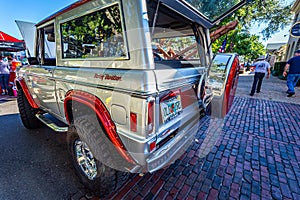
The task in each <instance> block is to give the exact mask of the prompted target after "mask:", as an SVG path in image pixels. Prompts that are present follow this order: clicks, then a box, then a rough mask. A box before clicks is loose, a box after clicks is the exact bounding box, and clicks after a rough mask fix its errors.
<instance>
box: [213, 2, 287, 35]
mask: <svg viewBox="0 0 300 200" xmlns="http://www.w3.org/2000/svg"><path fill="white" fill-rule="evenodd" d="M285 2H286V1H285V0H263V1H262V0H253V1H252V3H249V4H247V5H246V6H244V7H242V8H240V9H239V10H237V11H236V12H234V13H233V14H232V15H231V16H230V17H227V18H226V19H225V20H223V22H222V23H221V24H219V26H218V27H220V26H222V25H224V24H227V23H228V22H230V21H234V20H239V22H240V27H243V28H244V29H249V28H250V27H251V26H252V25H253V23H254V22H257V23H259V24H261V25H264V27H261V28H263V30H262V32H261V33H262V35H263V39H268V38H270V37H271V35H272V34H274V33H275V32H278V31H280V30H282V29H283V28H284V27H286V26H290V25H291V22H292V13H291V11H290V10H291V6H292V5H285ZM218 27H214V28H213V29H217V28H218Z"/></svg>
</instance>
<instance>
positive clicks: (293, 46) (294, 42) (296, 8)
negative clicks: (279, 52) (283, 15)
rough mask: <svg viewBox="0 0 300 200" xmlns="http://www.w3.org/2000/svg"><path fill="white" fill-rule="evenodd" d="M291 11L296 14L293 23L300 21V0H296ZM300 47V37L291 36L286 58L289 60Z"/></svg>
mask: <svg viewBox="0 0 300 200" xmlns="http://www.w3.org/2000/svg"><path fill="white" fill-rule="evenodd" d="M291 11H292V12H293V13H294V14H295V16H294V20H293V23H292V25H294V24H295V23H297V22H300V14H299V13H300V0H296V1H295V3H294V5H293V6H292V8H291ZM298 49H300V38H299V37H293V36H291V35H290V36H289V40H288V44H287V51H286V57H285V59H286V60H288V59H290V58H291V57H293V55H294V51H296V50H298Z"/></svg>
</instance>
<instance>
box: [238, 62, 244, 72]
mask: <svg viewBox="0 0 300 200" xmlns="http://www.w3.org/2000/svg"><path fill="white" fill-rule="evenodd" d="M239 73H240V74H243V73H245V66H244V63H241V64H240V68H239Z"/></svg>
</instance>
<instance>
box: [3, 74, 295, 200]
mask: <svg viewBox="0 0 300 200" xmlns="http://www.w3.org/2000/svg"><path fill="white" fill-rule="evenodd" d="M252 79H253V77H252V76H251V75H250V76H248V75H245V76H244V75H243V76H241V77H240V79H239V84H238V90H237V97H236V99H235V101H234V105H233V109H232V110H231V112H230V114H229V115H228V116H227V117H226V118H225V121H224V127H223V129H222V131H221V132H220V134H218V132H213V133H207V128H209V127H208V126H209V124H212V123H210V119H209V118H208V117H205V118H203V119H202V121H201V131H200V132H199V133H198V134H197V139H196V140H195V142H194V143H193V145H191V147H190V148H189V149H188V151H187V153H186V154H184V155H183V156H182V157H181V159H179V160H177V161H176V162H175V163H174V164H172V165H171V166H170V167H169V168H167V169H162V170H159V171H157V172H155V173H153V174H149V173H148V174H145V175H144V176H143V177H141V176H139V175H138V174H136V175H131V177H130V179H129V180H128V181H127V182H126V183H125V184H124V185H123V186H122V187H121V188H120V189H119V190H118V191H115V192H114V193H112V194H111V195H110V196H108V197H106V198H101V199H122V198H123V199H128V200H131V199H170V200H171V199H254V200H256V199H300V98H299V97H300V88H299V87H298V88H297V89H296V96H295V97H292V98H287V97H286V94H285V90H286V85H285V81H282V80H279V79H278V78H277V77H271V79H270V80H264V82H263V86H262V92H261V93H260V94H255V95H254V97H250V96H249V92H250V87H251V83H252ZM0 103H2V104H1V107H0V113H1V115H2V119H6V120H10V119H13V121H14V122H15V126H16V127H11V128H12V129H16V131H18V132H20V133H21V132H22V134H20V133H18V134H14V133H13V132H11V136H9V137H8V138H4V135H3V138H2V141H7V142H6V143H5V144H6V145H7V143H8V141H11V139H10V137H12V138H18V139H14V140H13V141H14V142H13V141H11V145H12V146H8V148H9V149H14V148H15V146H16V145H17V146H18V148H20V152H21V150H22V151H24V150H23V149H24V147H23V146H24V144H25V142H28V141H30V143H28V144H27V145H28V146H29V145H33V146H34V147H35V148H37V149H38V150H36V149H33V150H30V148H27V149H26V152H29V154H33V155H36V154H38V155H41V156H42V157H43V156H44V155H56V153H57V152H59V154H60V155H61V156H60V157H59V159H56V161H55V162H53V164H54V165H55V166H52V167H50V166H48V165H47V163H48V162H50V164H52V161H53V160H54V159H53V157H51V156H47V157H45V158H43V159H41V158H37V159H35V157H33V158H30V159H32V160H31V162H30V163H27V162H25V161H21V162H19V161H18V160H16V161H13V160H9V159H8V160H6V159H5V160H2V161H1V163H2V165H3V163H4V166H9V167H1V168H0V169H2V171H4V172H6V173H8V175H10V177H11V176H14V177H15V178H14V179H9V178H6V176H4V175H3V176H2V178H4V180H5V181H6V182H3V185H2V187H0V188H1V189H0V194H1V195H0V199H16V198H13V197H15V196H14V195H13V194H14V193H16V194H17V193H18V191H21V192H20V195H21V194H22V197H23V199H30V198H29V197H30V196H32V199H39V198H34V197H39V196H40V195H42V196H44V199H55V198H50V197H53V196H55V195H54V194H55V193H57V194H60V195H57V196H60V197H61V198H62V199H69V198H71V199H73V200H79V199H80V200H84V199H94V200H97V199H99V198H96V197H94V198H91V197H89V198H88V197H86V196H85V193H84V190H83V188H82V187H81V186H80V185H79V183H77V182H76V176H75V174H74V173H73V171H72V168H71V167H72V166H71V164H70V163H69V162H68V159H67V156H68V155H67V153H66V152H65V143H64V142H58V143H57V141H63V139H64V137H65V136H64V135H58V134H53V132H52V131H50V129H47V128H43V129H41V130H37V133H34V132H32V131H28V130H26V129H25V128H24V127H23V125H22V124H21V123H20V122H19V116H16V115H17V114H15V113H18V111H17V107H16V102H15V98H8V97H3V98H2V97H1V98H0ZM4 105H5V106H4ZM11 113H13V114H14V115H11ZM8 114H10V115H8ZM3 123H4V122H3ZM2 128H6V127H2ZM5 130H6V129H5ZM6 131H9V130H8V129H7V130H6ZM23 132H25V133H26V132H27V133H28V134H25V133H24V134H23ZM29 133H30V134H29ZM2 134H3V133H2ZM207 134H209V136H208V137H206V136H207ZM19 138H20V140H19ZM49 138H51V139H49ZM215 141H216V144H215V145H212V144H214V142H215ZM34 142H37V143H34ZM41 142H42V145H41ZM50 143H51V144H50ZM56 143H57V144H56ZM38 146H42V147H47V148H42V149H43V150H40V149H39V148H38ZM209 146H211V147H212V148H208V147H209ZM3 147H4V146H3ZM4 149H5V150H7V148H4ZM205 150H207V152H208V154H207V155H206V156H204V155H203V154H205ZM9 152H10V150H9ZM13 152H16V154H17V153H18V151H15V150H14V151H12V150H11V153H10V154H8V156H11V157H12V158H16V157H18V158H19V159H21V158H22V160H26V158H27V157H28V156H29V157H30V155H28V156H27V157H26V155H27V154H26V155H19V154H18V156H17V155H15V154H14V153H13ZM24 152H25V151H24ZM24 156H25V157H24ZM23 157H24V158H23ZM27 159H29V158H27ZM10 161H11V162H12V163H10ZM41 161H42V162H41ZM5 163H6V165H5ZM19 163H21V164H22V165H25V166H26V169H27V170H25V171H24V167H22V166H21V167H19V165H18V164H19ZM31 163H32V164H31ZM37 163H38V165H41V166H43V167H41V169H35V168H34V169H35V170H34V172H35V171H37V172H38V175H41V174H42V176H41V177H39V176H37V177H35V175H33V174H34V173H33V171H31V170H29V169H33V166H32V165H35V164H37ZM10 169H13V170H10ZM17 169H18V170H19V171H23V172H22V173H16V174H15V173H14V170H17ZM39 170H40V171H39ZM45 171H46V172H47V173H46V174H47V175H48V176H51V177H53V179H50V178H45V176H46V175H44V173H45ZM50 172H51V173H50ZM23 173H26V174H27V175H26V177H27V179H28V180H27V179H26V182H27V184H28V183H31V187H32V188H30V189H28V188H26V187H25V189H24V184H23V181H24V180H25V179H24V177H25V176H24V177H23V176H20V174H22V175H23ZM17 177H18V178H17ZM28 177H35V178H34V179H30V178H28ZM48 179H49V180H48ZM17 180H20V183H19V182H18V181H17ZM56 182H59V183H60V184H61V185H68V184H69V185H68V186H67V187H66V188H63V187H61V186H60V185H58V184H57V183H56ZM1 183H2V182H1ZM1 183H0V185H1ZM4 183H5V184H4ZM39 184H40V185H39ZM53 184H54V185H53ZM4 186H5V187H4ZM43 186H45V187H43ZM3 187H4V188H3ZM45 188H46V189H45ZM58 188H62V189H61V190H63V191H61V190H59V189H58ZM8 191H14V192H8ZM74 191H75V192H76V191H77V193H73V192H74ZM10 193H11V194H10ZM3 197H4V198H3ZM5 197H7V198H5ZM9 197H11V198H9ZM47 197H48V198H47ZM20 199H22V198H20Z"/></svg>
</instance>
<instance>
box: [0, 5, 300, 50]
mask: <svg viewBox="0 0 300 200" xmlns="http://www.w3.org/2000/svg"><path fill="white" fill-rule="evenodd" d="M293 1H294V0H283V2H285V3H291V2H293ZM74 2H76V0H25V1H24V0H14V1H7V0H6V1H4V0H3V1H2V2H1V8H2V9H1V11H0V31H3V32H5V33H7V34H9V35H11V36H13V37H16V38H18V39H22V36H21V34H20V32H19V29H18V27H17V25H16V23H15V20H20V21H27V22H33V23H37V22H39V21H41V20H43V19H44V18H46V17H48V16H50V15H51V14H53V13H55V12H56V11H58V10H60V9H62V8H64V7H65V6H68V5H70V4H72V3H74ZM14 7H15V8H14ZM289 28H290V27H286V28H285V29H284V30H281V31H278V33H276V34H274V35H273V36H272V38H270V39H269V40H267V41H262V40H261V42H263V43H264V44H265V45H266V44H267V43H274V42H287V40H288V34H289ZM260 31H261V28H259V27H257V26H255V25H254V26H253V28H252V29H251V30H250V32H251V33H252V34H259V32H260ZM284 35H287V36H286V37H284ZM261 38H262V36H261Z"/></svg>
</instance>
